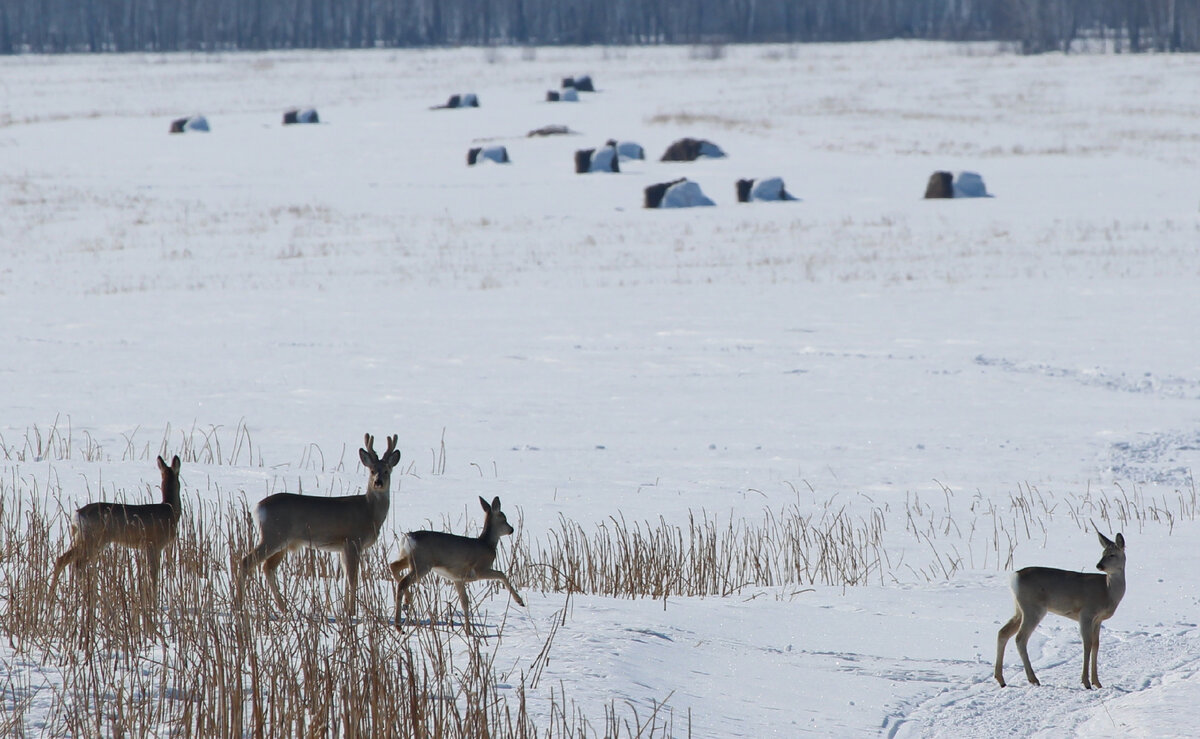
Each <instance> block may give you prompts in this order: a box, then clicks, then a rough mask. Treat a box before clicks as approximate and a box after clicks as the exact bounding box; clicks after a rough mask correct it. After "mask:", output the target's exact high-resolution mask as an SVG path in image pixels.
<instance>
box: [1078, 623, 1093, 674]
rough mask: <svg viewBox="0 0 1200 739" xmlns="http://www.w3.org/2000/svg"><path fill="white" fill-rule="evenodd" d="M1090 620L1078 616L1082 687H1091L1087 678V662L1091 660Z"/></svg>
mask: <svg viewBox="0 0 1200 739" xmlns="http://www.w3.org/2000/svg"><path fill="white" fill-rule="evenodd" d="M1092 631H1093V629H1092V620H1091V619H1090V618H1088V617H1086V616H1080V617H1079V635H1080V636H1082V637H1083V677H1082V678H1081V679H1082V680H1083V687H1085V688H1087V689H1088V690H1091V689H1092V683H1091V682H1090V681H1089V680H1088V663H1089V662H1091V660H1092Z"/></svg>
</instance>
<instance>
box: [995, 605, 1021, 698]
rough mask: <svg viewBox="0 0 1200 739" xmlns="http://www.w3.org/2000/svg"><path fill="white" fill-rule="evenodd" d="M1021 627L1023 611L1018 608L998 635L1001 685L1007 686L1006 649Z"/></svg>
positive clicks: (997, 669)
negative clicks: (1005, 675)
mask: <svg viewBox="0 0 1200 739" xmlns="http://www.w3.org/2000/svg"><path fill="white" fill-rule="evenodd" d="M1019 628H1021V611H1020V609H1018V610H1017V613H1016V615H1014V616H1013V617H1012V618H1010V619H1009V620H1008V623H1006V624H1004V625H1003V626H1001V627H1000V633H999V634H997V635H996V672H995V676H996V682H998V683H1000V687H1002V688H1003V687H1005V686H1006V683H1005V682H1004V649H1005V647H1007V646H1008V640H1009V639H1011V638H1012V635H1013V634H1015V633H1017V629H1019Z"/></svg>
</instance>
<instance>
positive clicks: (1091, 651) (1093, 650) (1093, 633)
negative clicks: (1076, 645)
mask: <svg viewBox="0 0 1200 739" xmlns="http://www.w3.org/2000/svg"><path fill="white" fill-rule="evenodd" d="M1084 621H1085V619H1080V626H1079V630H1080V633H1082V635H1084V637H1085V639H1084V687H1104V686H1103V685H1100V678H1099V675H1098V674H1097V673H1098V672H1099V668H1098V667H1097V665H1096V661H1097V657H1098V656H1099V654H1100V623H1099V621H1093V620H1092V619H1086V623H1087V625H1086V626H1085V625H1084ZM1088 637H1090V638H1088ZM1088 662H1090V663H1091V666H1092V680H1091V684H1090V685H1088V680H1087V666H1088Z"/></svg>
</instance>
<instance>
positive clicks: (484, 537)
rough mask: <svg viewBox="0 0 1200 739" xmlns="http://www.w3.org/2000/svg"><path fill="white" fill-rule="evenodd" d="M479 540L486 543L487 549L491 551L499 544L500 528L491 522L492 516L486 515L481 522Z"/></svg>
mask: <svg viewBox="0 0 1200 739" xmlns="http://www.w3.org/2000/svg"><path fill="white" fill-rule="evenodd" d="M479 541H481V542H483V543H484V544H486V545H487V548H488V549H491V550H492V551H493V552H494V551H496V547H498V546H499V545H500V529H499V528H497V527H496V525H495V524H494V523H493V522H492V517H491V516H488V518H487V520H486V521H484V522H483V531H480V532H479Z"/></svg>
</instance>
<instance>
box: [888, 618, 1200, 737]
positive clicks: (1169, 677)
mask: <svg viewBox="0 0 1200 739" xmlns="http://www.w3.org/2000/svg"><path fill="white" fill-rule="evenodd" d="M1043 628H1044V627H1043ZM1100 639H1101V642H1100V643H1101V648H1100V679H1101V680H1102V681H1104V684H1105V687H1103V688H1100V689H1097V690H1084V689H1083V687H1082V686H1081V685H1080V684H1079V665H1080V664H1081V660H1082V658H1083V657H1082V648H1081V646H1080V643H1079V634H1078V631H1077V629H1075V628H1073V627H1072V626H1070V625H1063V626H1062V627H1061V628H1058V629H1054V630H1052V631H1051V632H1050V633H1049V634H1048V638H1047V639H1046V641H1044V642H1043V643H1042V644H1041V645H1040V649H1038V650H1035V652H1039V653H1037V654H1031V657H1034V659H1033V662H1034V669H1035V670H1036V671H1037V672H1038V676H1039V677H1040V679H1041V681H1042V685H1041V686H1034V685H1028V684H1027V683H1026V682H1025V678H1024V676H1023V675H1022V674H1021V668H1020V660H1019V659H1018V658H1017V657H1016V654H1015V650H1014V649H1013V648H1011V645H1010V648H1009V650H1008V654H1007V655H1006V656H1007V657H1008V659H1006V660H1005V666H1006V668H1007V672H1008V673H1009V674H1008V677H1009V678H1010V680H1009V687H1007V688H1001V687H999V686H998V685H996V683H995V681H994V680H993V679H992V676H991V665H990V664H980V665H978V667H979V669H978V671H977V672H974V673H973V674H972V675H971V678H970V679H969V680H968V681H966V682H964V683H963V684H962V685H961V686H959V687H948V688H946V689H944V690H942V691H941V692H939V693H938V694H937V695H935V696H933V697H932V698H929V699H927V700H925V701H923V702H921V703H919V704H918V705H915V706H904V705H901V706H899V707H898V709H897V711H896V712H895V713H892V714H890V715H889V716H887V717H886V718H885V719H884V721H883V725H882V729H883V733H884V734H885V735H886V736H888V737H897V738H905V737H962V736H971V737H1000V736H1004V737H1008V736H1071V735H1087V736H1104V735H1110V734H1113V735H1115V734H1122V735H1128V734H1129V733H1130V732H1132V733H1136V734H1141V735H1147V736H1172V735H1175V736H1183V735H1187V734H1189V733H1190V732H1193V731H1194V730H1195V729H1194V727H1191V726H1188V725H1186V724H1182V725H1180V724H1176V725H1173V726H1172V725H1171V724H1170V723H1169V721H1168V722H1165V723H1161V724H1160V725H1157V726H1155V725H1154V724H1153V723H1147V722H1148V721H1151V722H1154V721H1160V722H1161V721H1163V720H1164V719H1163V718H1162V717H1163V716H1165V715H1166V714H1163V713H1161V712H1159V711H1160V708H1161V705H1162V704H1163V703H1164V702H1165V703H1173V702H1174V700H1175V699H1176V698H1177V697H1178V696H1179V695H1181V694H1187V695H1189V696H1190V698H1188V699H1187V700H1193V701H1194V700H1195V698H1196V696H1197V695H1198V694H1200V650H1197V649H1196V648H1195V645H1196V639H1197V633H1196V627H1195V626H1194V625H1192V624H1174V625H1164V626H1162V627H1159V628H1158V629H1155V630H1153V631H1145V630H1142V631H1133V632H1121V631H1113V630H1109V629H1105V630H1103V631H1102V632H1101V637H1100ZM1031 646H1033V642H1031ZM1164 696H1172V698H1171V699H1169V700H1164ZM1179 699H1182V698H1179ZM1156 712H1159V713H1158V715H1159V717H1160V718H1158V719H1154V718H1152V716H1153V715H1154V714H1155V713H1156ZM1168 713H1169V712H1168ZM1148 717H1151V718H1148ZM1147 731H1148V732H1149V733H1147Z"/></svg>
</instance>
